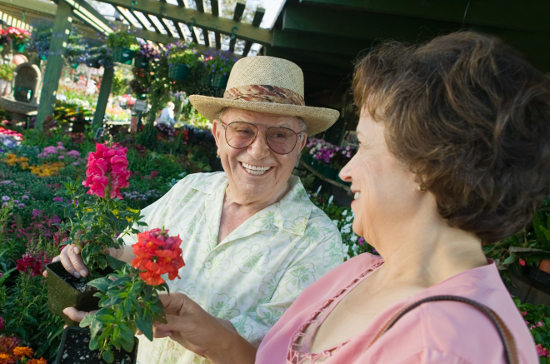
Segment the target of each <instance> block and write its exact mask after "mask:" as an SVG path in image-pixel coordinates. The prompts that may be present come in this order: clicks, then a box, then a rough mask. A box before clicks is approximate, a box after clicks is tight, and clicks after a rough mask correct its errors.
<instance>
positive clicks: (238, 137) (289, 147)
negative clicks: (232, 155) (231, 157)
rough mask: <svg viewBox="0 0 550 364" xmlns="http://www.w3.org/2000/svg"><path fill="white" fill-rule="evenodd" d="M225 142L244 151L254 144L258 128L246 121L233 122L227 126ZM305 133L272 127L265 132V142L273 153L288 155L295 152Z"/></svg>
mask: <svg viewBox="0 0 550 364" xmlns="http://www.w3.org/2000/svg"><path fill="white" fill-rule="evenodd" d="M221 124H222V126H223V128H224V129H225V140H226V141H227V144H229V146H230V147H233V148H235V149H243V148H246V147H248V146H249V145H251V144H252V143H254V140H256V136H257V135H258V126H257V125H256V124H252V123H249V122H246V121H233V122H231V123H229V124H225V123H224V122H223V121H222V123H221ZM302 136H303V132H302V131H300V132H295V131H294V130H292V129H290V128H285V127H284V126H270V127H268V128H267V130H266V132H265V141H266V143H267V145H268V147H269V149H271V150H272V151H273V152H275V153H277V154H288V153H290V152H292V151H293V150H294V147H296V143H297V142H298V138H300V139H301V138H302Z"/></svg>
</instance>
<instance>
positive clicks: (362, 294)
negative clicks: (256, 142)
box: [157, 32, 550, 364]
mask: <svg viewBox="0 0 550 364" xmlns="http://www.w3.org/2000/svg"><path fill="white" fill-rule="evenodd" d="M549 83H550V82H549V80H548V79H547V78H545V77H544V75H542V74H541V73H540V72H538V71H537V70H536V69H534V68H533V67H532V66H530V65H529V64H528V63H527V62H526V61H525V60H523V59H522V58H521V57H520V56H518V55H517V54H515V53H514V52H513V51H512V50H511V49H510V48H508V47H506V46H505V45H504V44H503V43H501V42H500V41H499V40H497V39H494V38H491V37H488V36H484V35H480V34H476V33H471V32H461V33H454V34H450V35H446V36H441V37H438V38H435V39H434V40H432V41H431V42H429V43H427V44H425V45H422V46H419V47H405V46H403V45H401V44H397V43H389V44H386V45H383V46H382V47H381V48H379V49H377V50H376V51H374V52H372V53H370V54H369V55H367V56H366V57H365V58H363V59H362V60H361V61H360V62H359V63H358V64H357V66H356V70H355V75H354V82H353V87H354V95H355V103H356V105H357V106H358V109H359V110H360V120H359V124H358V126H357V134H358V139H359V142H360V146H359V149H358V152H357V154H356V155H355V156H354V157H353V158H352V159H351V160H350V162H349V163H348V164H347V165H346V166H345V167H344V168H343V169H342V171H341V172H340V177H341V178H342V179H343V180H345V181H348V182H351V189H352V191H353V192H354V193H355V198H354V201H353V202H352V209H353V212H354V215H355V219H354V222H353V229H354V231H355V232H356V233H357V234H359V235H361V236H363V237H365V238H366V240H367V241H368V242H369V243H370V244H372V245H373V246H374V247H375V248H376V250H377V251H378V252H379V253H380V255H381V257H378V256H373V255H370V254H362V255H360V256H357V257H355V258H353V259H350V260H349V261H347V262H346V263H344V264H342V265H341V266H339V267H337V268H335V269H334V270H332V271H331V272H330V273H328V274H326V275H325V276H324V277H322V278H321V279H320V280H319V281H317V282H315V283H314V284H312V285H311V286H309V287H308V288H307V289H306V290H305V291H304V292H303V293H302V294H301V295H300V296H299V297H298V298H297V299H296V301H295V302H294V303H293V304H292V305H291V306H290V308H289V309H288V310H287V311H286V312H285V314H284V315H283V316H282V317H281V319H280V320H279V321H278V322H277V323H276V324H275V326H273V328H272V329H271V330H270V331H269V332H268V334H267V335H266V336H265V338H264V339H263V340H262V343H261V344H260V346H259V348H258V351H257V353H256V357H255V362H256V363H260V364H264V363H265V364H273V363H320V362H322V363H384V364H385V363H502V362H503V361H504V360H505V350H504V344H503V340H502V339H501V338H500V336H499V333H498V332H497V329H496V327H495V325H494V324H493V322H492V321H491V320H490V319H489V318H488V317H487V316H486V315H485V314H484V313H482V312H481V311H480V310H479V309H478V308H476V307H475V306H472V305H470V304H468V303H465V302H455V301H435V302H427V303H423V304H420V305H419V306H417V307H416V308H413V309H411V310H410V311H408V312H406V313H405V314H404V315H403V316H401V318H400V319H399V320H398V321H397V322H395V323H394V324H393V326H391V327H390V325H389V322H390V320H391V319H392V318H393V317H395V314H397V313H399V312H402V310H403V309H405V308H407V307H411V306H410V305H411V304H414V303H417V302H419V301H420V300H421V299H424V298H426V297H433V296H442V295H444V296H446V298H449V297H448V296H449V295H452V296H459V297H461V299H462V300H463V301H465V300H473V301H475V302H478V304H482V305H484V306H482V307H488V308H489V309H490V310H492V311H493V312H494V313H496V315H498V316H499V317H500V318H501V320H502V322H503V323H504V325H505V326H506V327H507V330H508V333H509V334H510V336H511V339H509V340H507V343H508V344H510V343H512V342H514V343H515V347H516V348H517V352H518V356H519V359H520V361H521V362H522V363H533V364H534V363H537V362H538V360H537V355H536V351H535V345H534V343H533V339H532V337H531V335H530V333H529V330H528V329H527V327H526V326H525V323H524V322H523V319H522V317H521V315H520V313H519V312H518V310H517V308H516V307H515V305H514V303H513V301H512V299H511V297H510V295H509V293H508V292H507V290H506V288H505V286H504V285H503V283H502V281H501V279H500V277H499V274H498V270H497V268H496V266H495V263H494V262H488V261H487V259H486V258H485V256H484V255H483V252H482V249H481V245H482V242H483V243H491V242H495V241H497V240H499V239H502V238H504V237H506V236H508V235H510V234H512V233H514V232H516V231H518V230H519V229H521V228H522V227H523V226H525V225H526V224H527V223H529V221H530V220H531V219H532V217H533V214H534V212H535V210H536V209H537V207H538V206H539V205H540V203H541V201H542V200H543V199H544V198H545V197H546V196H548V193H549V189H550V122H549V120H550V84H549ZM162 300H163V303H164V304H165V305H166V307H167V309H168V312H169V313H170V316H169V320H168V323H167V324H159V325H158V326H157V328H158V332H157V334H158V335H171V337H173V338H174V339H176V340H177V341H178V342H180V343H181V344H182V345H196V346H198V347H202V348H206V347H207V345H205V344H204V342H201V341H200V340H190V336H189V335H188V336H187V337H185V338H183V337H182V335H180V334H181V333H182V331H185V322H186V321H185V320H186V314H188V313H189V312H193V313H195V312H199V311H200V310H199V309H198V308H197V307H194V306H192V305H186V300H185V297H183V296H181V295H178V294H176V295H165V296H163V298H162ZM489 313H490V312H489ZM209 326H210V327H212V328H214V327H215V325H213V324H212V325H209ZM388 327H389V329H387V330H386V331H384V329H385V328H388ZM219 331H220V333H221V334H220V342H221V343H220V344H219V345H218V346H217V348H214V349H213V348H211V347H210V348H209V349H210V352H209V355H210V357H211V358H214V360H213V362H214V363H231V362H236V363H245V362H247V361H245V360H244V359H243V360H240V358H239V355H241V357H244V356H245V354H246V353H248V357H251V356H252V354H251V353H252V352H253V351H254V349H253V348H252V347H251V345H249V344H247V343H246V342H244V341H239V340H236V337H235V336H231V335H230V332H229V331H227V330H219ZM505 337H506V336H505ZM221 344H225V347H226V348H229V349H230V350H229V349H227V350H225V351H224V350H223V345H221ZM216 349H217V350H216ZM511 357H514V353H513V352H512V354H511ZM233 359H235V360H233ZM252 361H253V360H249V361H248V362H252Z"/></svg>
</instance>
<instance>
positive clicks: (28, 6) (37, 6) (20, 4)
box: [0, 0, 57, 16]
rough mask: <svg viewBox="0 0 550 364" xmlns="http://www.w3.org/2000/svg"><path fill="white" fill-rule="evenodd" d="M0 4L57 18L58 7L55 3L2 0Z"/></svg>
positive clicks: (30, 0)
mask: <svg viewBox="0 0 550 364" xmlns="http://www.w3.org/2000/svg"><path fill="white" fill-rule="evenodd" d="M0 4H2V5H7V6H9V7H10V8H18V9H21V10H24V11H31V12H36V13H38V14H40V13H42V14H48V15H51V16H55V14H56V10H57V5H55V4H54V3H51V2H47V3H45V2H43V1H38V0H0Z"/></svg>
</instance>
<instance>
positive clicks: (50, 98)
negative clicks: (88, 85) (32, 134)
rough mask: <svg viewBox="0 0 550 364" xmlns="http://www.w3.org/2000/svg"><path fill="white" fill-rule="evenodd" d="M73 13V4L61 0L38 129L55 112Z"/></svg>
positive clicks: (58, 5) (42, 96)
mask: <svg viewBox="0 0 550 364" xmlns="http://www.w3.org/2000/svg"><path fill="white" fill-rule="evenodd" d="M71 15H72V14H71V6H70V5H69V4H68V3H67V2H66V1H65V0H59V2H58V4H57V12H56V14H55V22H54V25H53V31H52V39H51V41H50V49H49V50H48V61H47V63H46V69H45V70H44V78H43V82H42V91H41V92H40V103H39V105H38V113H37V115H36V122H35V124H34V127H35V128H36V129H38V130H42V127H43V123H44V120H46V117H48V115H51V114H52V113H53V109H54V106H55V95H56V93H57V86H58V84H59V78H60V77H61V69H62V67H63V59H62V53H63V48H64V43H65V42H66V41H67V34H68V33H69V31H68V29H69V26H70V24H71V20H72V19H71Z"/></svg>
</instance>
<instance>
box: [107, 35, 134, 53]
mask: <svg viewBox="0 0 550 364" xmlns="http://www.w3.org/2000/svg"><path fill="white" fill-rule="evenodd" d="M107 46H108V47H109V48H118V47H120V48H128V49H131V50H133V51H137V50H138V49H139V48H140V47H139V43H138V40H137V38H136V36H135V35H134V34H131V33H128V32H127V31H124V30H119V31H117V32H112V33H109V35H107Z"/></svg>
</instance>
